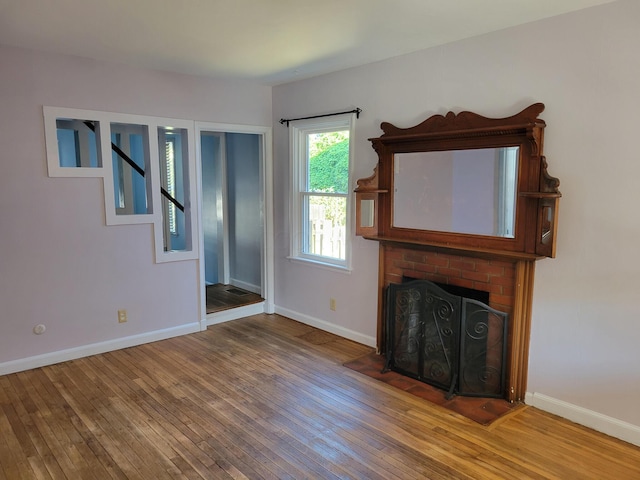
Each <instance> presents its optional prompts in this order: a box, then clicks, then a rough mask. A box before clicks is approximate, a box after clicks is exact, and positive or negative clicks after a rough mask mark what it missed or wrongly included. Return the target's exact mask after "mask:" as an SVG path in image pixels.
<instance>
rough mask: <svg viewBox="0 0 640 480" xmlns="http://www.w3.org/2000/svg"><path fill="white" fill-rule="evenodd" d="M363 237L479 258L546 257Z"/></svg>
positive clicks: (386, 242)
mask: <svg viewBox="0 0 640 480" xmlns="http://www.w3.org/2000/svg"><path fill="white" fill-rule="evenodd" d="M362 238H366V239H367V240H374V241H376V242H380V243H385V244H388V245H397V246H400V247H411V248H422V249H425V250H434V251H438V252H443V253H449V254H451V255H462V256H468V257H477V258H489V259H496V258H501V259H504V260H529V261H531V260H540V259H541V258H546V257H545V256H544V255H536V254H535V253H524V252H510V251H508V250H493V249H488V248H480V247H467V246H465V247H462V246H455V245H450V244H446V243H436V242H425V241H420V240H407V239H398V238H391V237H380V236H377V235H363V236H362Z"/></svg>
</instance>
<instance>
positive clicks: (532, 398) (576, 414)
mask: <svg viewBox="0 0 640 480" xmlns="http://www.w3.org/2000/svg"><path fill="white" fill-rule="evenodd" d="M524 402H525V403H526V404H527V405H531V406H532V407H536V408H539V409H540V410H544V411H545V412H549V413H553V414H555V415H558V416H560V417H563V418H566V419H567V420H571V421H572V422H575V423H579V424H580V425H584V426H585V427H589V428H592V429H594V430H597V431H598V432H602V433H605V434H607V435H610V436H612V437H615V438H619V439H620V440H624V441H625V442H629V443H632V444H634V445H638V446H640V427H639V426H637V425H633V424H631V423H628V422H624V421H622V420H618V419H617V418H613V417H609V416H607V415H602V414H600V413H598V412H594V411H592V410H587V409H586V408H583V407H579V406H577V405H573V404H571V403H567V402H564V401H562V400H558V399H556V398H553V397H549V396H547V395H544V394H542V393H535V392H534V393H529V392H527V393H526V395H525V397H524Z"/></svg>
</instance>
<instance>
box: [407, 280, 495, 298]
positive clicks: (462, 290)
mask: <svg viewBox="0 0 640 480" xmlns="http://www.w3.org/2000/svg"><path fill="white" fill-rule="evenodd" d="M416 280H420V279H419V278H415V277H408V276H406V275H402V283H408V282H415V281H416ZM431 283H433V284H434V285H437V286H438V287H440V288H441V289H443V290H444V291H445V292H449V293H451V294H453V295H458V296H459V297H465V298H472V299H473V300H477V301H479V302H482V303H486V304H487V305H488V304H489V292H485V291H484V290H476V289H475V288H468V287H461V286H459V285H450V284H448V283H440V282H431Z"/></svg>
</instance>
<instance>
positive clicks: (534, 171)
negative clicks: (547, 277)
mask: <svg viewBox="0 0 640 480" xmlns="http://www.w3.org/2000/svg"><path fill="white" fill-rule="evenodd" d="M543 110H544V105H543V104H541V103H536V104H533V105H530V106H529V107H527V108H525V109H524V110H522V111H521V112H520V113H517V114H516V115H513V116H511V117H506V118H488V117H483V116H481V115H478V114H476V113H472V112H461V113H459V114H455V113H453V112H448V113H447V114H446V115H434V116H432V117H429V118H428V119H426V120H425V121H424V122H422V123H420V124H418V125H415V126H413V127H409V128H400V127H396V126H395V125H392V124H390V123H387V122H383V123H382V124H381V125H380V127H381V128H382V130H383V131H384V134H383V135H381V136H380V137H377V138H370V139H369V140H371V142H372V146H373V148H374V149H375V151H376V153H377V154H378V160H379V161H378V164H377V166H376V168H375V169H374V173H373V175H371V176H370V177H367V178H362V179H360V180H358V187H357V188H356V190H355V192H356V234H358V235H362V236H364V237H365V238H369V239H372V240H378V241H382V242H393V243H413V244H418V245H423V246H427V245H428V246H431V247H436V248H441V249H446V250H447V251H450V250H464V251H474V252H476V254H478V255H480V254H486V253H487V252H488V251H491V252H493V253H495V252H500V253H502V254H504V255H507V256H513V255H521V256H523V257H526V258H531V257H533V258H538V257H541V256H548V257H553V256H554V255H555V244H556V241H555V240H556V239H555V231H556V224H557V208H558V200H559V198H560V196H561V194H560V192H559V191H558V186H559V183H560V182H559V181H558V180H557V179H556V178H554V177H551V176H550V175H549V174H548V173H547V162H546V160H545V158H544V156H543V153H542V146H543V136H544V128H545V122H544V121H543V120H541V119H540V118H539V117H538V115H539V114H540V113H541V112H542V111H543Z"/></svg>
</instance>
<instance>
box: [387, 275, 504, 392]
mask: <svg viewBox="0 0 640 480" xmlns="http://www.w3.org/2000/svg"><path fill="white" fill-rule="evenodd" d="M507 324H508V315H507V314H506V313H504V312H499V311H497V310H495V309H493V308H491V307H489V306H488V305H486V304H484V303H482V302H479V301H477V300H473V299H470V298H465V297H461V296H458V295H452V294H450V293H448V292H446V291H445V290H443V289H442V288H440V287H438V286H437V285H436V284H434V283H432V282H429V281H427V280H417V281H412V282H407V283H402V284H391V285H389V287H388V289H387V320H386V335H387V337H386V348H387V352H386V363H385V370H394V371H396V372H399V373H402V374H403V375H406V376H409V377H412V378H416V379H418V380H420V381H423V382H425V383H428V384H430V385H434V386H436V387H438V388H441V389H444V390H447V391H448V392H449V393H448V396H452V395H453V394H459V395H465V396H474V397H497V398H503V397H504V394H505V362H506V344H507V342H506V338H507Z"/></svg>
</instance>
